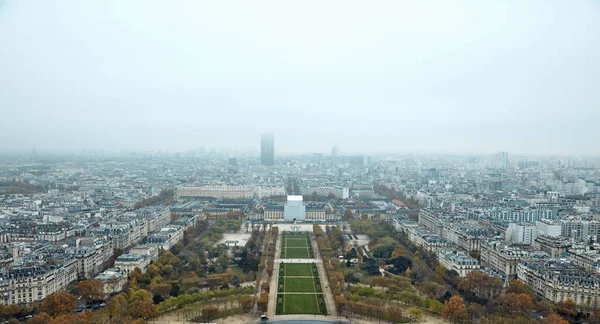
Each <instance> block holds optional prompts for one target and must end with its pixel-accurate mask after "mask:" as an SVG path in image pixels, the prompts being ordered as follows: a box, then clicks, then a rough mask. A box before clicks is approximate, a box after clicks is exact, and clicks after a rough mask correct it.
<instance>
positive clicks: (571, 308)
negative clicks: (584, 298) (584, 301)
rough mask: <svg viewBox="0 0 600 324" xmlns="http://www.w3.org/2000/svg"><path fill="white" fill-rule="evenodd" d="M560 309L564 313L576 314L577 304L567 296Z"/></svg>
mask: <svg viewBox="0 0 600 324" xmlns="http://www.w3.org/2000/svg"><path fill="white" fill-rule="evenodd" d="M560 311H561V312H562V313H564V314H568V315H571V316H577V313H578V312H577V304H575V302H574V301H573V300H572V299H571V298H567V300H565V302H564V303H563V304H562V307H560Z"/></svg>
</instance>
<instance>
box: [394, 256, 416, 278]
mask: <svg viewBox="0 0 600 324" xmlns="http://www.w3.org/2000/svg"><path fill="white" fill-rule="evenodd" d="M392 264H393V265H394V268H393V270H392V272H393V273H395V274H400V273H403V272H405V271H406V269H408V268H410V267H412V265H413V263H412V260H411V259H409V258H408V257H405V256H399V257H397V258H395V259H392Z"/></svg>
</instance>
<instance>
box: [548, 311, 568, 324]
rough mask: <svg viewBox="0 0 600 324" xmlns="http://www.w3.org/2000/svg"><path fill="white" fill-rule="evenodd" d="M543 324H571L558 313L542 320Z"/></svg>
mask: <svg viewBox="0 0 600 324" xmlns="http://www.w3.org/2000/svg"><path fill="white" fill-rule="evenodd" d="M542 324H569V321H567V320H565V319H564V318H562V317H560V315H558V314H556V313H551V314H550V315H548V316H546V318H544V319H543V320H542Z"/></svg>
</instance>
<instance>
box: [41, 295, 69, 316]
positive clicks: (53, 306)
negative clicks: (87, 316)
mask: <svg viewBox="0 0 600 324" xmlns="http://www.w3.org/2000/svg"><path fill="white" fill-rule="evenodd" d="M76 300H77V297H76V296H75V295H72V294H70V293H68V292H66V291H61V292H58V293H55V294H52V295H50V296H47V297H46V298H45V299H44V301H43V302H42V305H41V306H40V311H42V312H45V313H47V314H49V315H50V316H52V317H56V316H59V315H65V314H71V313H73V312H75V301H76Z"/></svg>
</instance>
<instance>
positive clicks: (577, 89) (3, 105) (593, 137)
mask: <svg viewBox="0 0 600 324" xmlns="http://www.w3.org/2000/svg"><path fill="white" fill-rule="evenodd" d="M599 126H600V2H599V1H594V0H590V1H584V0H575V1H562V0H561V1H548V0H543V1H529V0H528V1H522V0H515V1H499V0H498V1H496V0H490V1H481V0H474V1H421V0H419V1H417V0H415V1H400V0H394V1H373V0H369V1H360V2H358V1H322V0H319V1H307V0H303V1H294V2H292V1H280V0H277V1H223V0H219V1H147V0H146V1H122V0H119V1H79V0H77V1H67V0H64V1H51V0H43V1H5V0H0V151H15V150H22V151H31V150H32V149H33V148H36V150H37V151H39V152H51V151H54V150H61V151H62V150H72V151H76V152H79V151H81V150H83V149H86V150H90V149H104V150H116V151H118V150H121V149H129V150H138V151H141V150H170V151H182V150H190V149H196V148H199V147H205V148H211V147H227V148H236V149H255V150H259V149H260V134H261V133H263V132H272V133H274V134H275V145H276V152H282V151H284V152H329V151H330V149H331V147H332V146H333V145H334V144H337V145H338V147H339V149H340V153H349V152H364V153H377V152H399V153H405V152H415V153H419V152H431V153H453V152H456V153H493V152H498V151H509V152H514V153H536V154H540V153H542V154H543V153H558V154H586V155H598V154H600V144H599V140H600V133H599Z"/></svg>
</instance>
